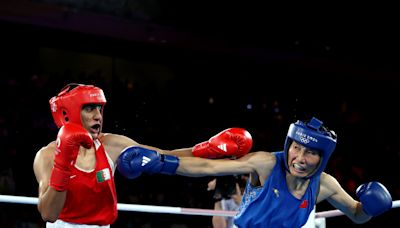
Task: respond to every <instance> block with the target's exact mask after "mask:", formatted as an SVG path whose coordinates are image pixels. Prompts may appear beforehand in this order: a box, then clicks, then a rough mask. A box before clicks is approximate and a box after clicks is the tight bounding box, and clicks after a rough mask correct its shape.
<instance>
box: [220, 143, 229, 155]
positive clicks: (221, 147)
mask: <svg viewBox="0 0 400 228" xmlns="http://www.w3.org/2000/svg"><path fill="white" fill-rule="evenodd" d="M218 148H219V149H221V150H223V151H224V152H225V153H226V150H227V149H226V144H225V143H224V144H221V145H218Z"/></svg>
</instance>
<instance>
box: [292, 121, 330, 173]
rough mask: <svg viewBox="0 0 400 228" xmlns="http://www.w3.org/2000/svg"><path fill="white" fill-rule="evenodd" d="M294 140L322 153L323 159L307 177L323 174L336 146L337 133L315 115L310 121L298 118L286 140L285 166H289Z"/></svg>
mask: <svg viewBox="0 0 400 228" xmlns="http://www.w3.org/2000/svg"><path fill="white" fill-rule="evenodd" d="M292 140H294V141H296V142H297V143H299V144H301V145H303V146H305V147H307V148H310V149H314V150H318V151H319V152H320V154H321V160H320V162H319V165H318V167H317V168H316V169H315V170H314V172H313V173H312V174H310V175H309V176H308V177H307V178H309V177H311V176H313V175H319V174H321V173H322V172H323V171H324V169H325V168H326V165H327V163H328V160H329V157H330V156H331V154H332V153H333V151H334V150H335V147H336V134H335V132H333V131H330V130H328V129H327V128H326V127H324V126H323V123H322V121H320V120H318V119H317V118H315V117H313V118H312V119H311V120H310V121H308V122H303V121H300V120H298V121H297V122H296V123H292V124H291V125H290V127H289V131H288V133H287V136H286V140H285V147H284V152H285V166H286V169H287V170H289V167H288V152H289V147H290V145H291V144H292Z"/></svg>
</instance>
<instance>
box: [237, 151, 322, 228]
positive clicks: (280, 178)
mask: <svg viewBox="0 0 400 228" xmlns="http://www.w3.org/2000/svg"><path fill="white" fill-rule="evenodd" d="M283 153H284V152H283V151H281V152H275V153H274V154H275V156H276V164H275V166H274V168H273V170H272V172H271V175H270V176H269V177H268V179H267V180H266V181H265V183H264V186H262V187H261V186H260V187H254V186H252V185H251V184H250V181H248V183H247V186H246V189H245V192H244V194H243V198H242V203H241V205H240V207H239V212H238V214H237V215H236V216H235V224H236V225H237V226H238V227H240V228H243V227H251V228H257V227H263V228H265V227H273V228H279V227H282V228H283V227H287V228H299V227H301V226H302V225H304V224H305V223H306V222H307V219H308V217H309V214H310V213H311V211H312V210H313V209H314V205H315V204H316V199H317V192H318V188H319V179H320V175H318V176H312V177H311V178H310V183H309V186H308V187H307V189H306V191H305V194H304V195H303V197H302V198H301V199H297V198H296V197H294V196H293V195H292V194H291V193H290V191H289V189H288V187H287V184H286V168H285V161H284V154H283Z"/></svg>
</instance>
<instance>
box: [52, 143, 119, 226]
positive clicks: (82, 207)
mask: <svg viewBox="0 0 400 228" xmlns="http://www.w3.org/2000/svg"><path fill="white" fill-rule="evenodd" d="M95 145H96V167H95V169H94V170H93V171H91V172H85V171H82V170H79V169H77V168H76V167H74V168H73V170H72V174H71V180H70V183H69V186H68V192H67V198H66V201H65V204H64V208H63V210H62V211H61V214H60V216H59V219H61V220H63V221H65V222H71V223H78V224H93V225H109V224H112V223H113V222H114V221H115V219H116V218H117V215H118V211H117V196H116V191H115V184H114V177H113V176H114V173H113V169H112V168H111V166H110V163H109V162H108V160H107V156H106V152H105V150H104V147H103V145H102V144H101V143H100V142H99V141H96V142H95Z"/></svg>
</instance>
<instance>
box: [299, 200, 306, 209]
mask: <svg viewBox="0 0 400 228" xmlns="http://www.w3.org/2000/svg"><path fill="white" fill-rule="evenodd" d="M307 206H308V201H307V200H303V202H301V204H300V208H306V207H307Z"/></svg>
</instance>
